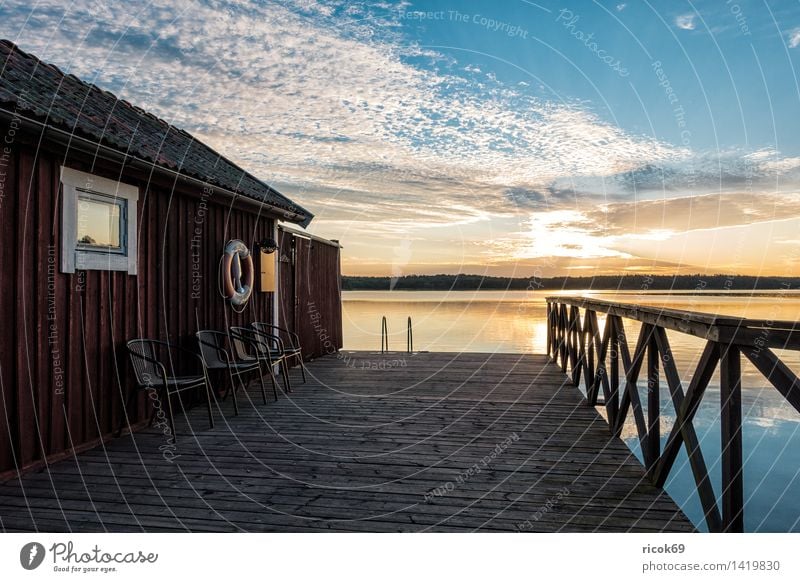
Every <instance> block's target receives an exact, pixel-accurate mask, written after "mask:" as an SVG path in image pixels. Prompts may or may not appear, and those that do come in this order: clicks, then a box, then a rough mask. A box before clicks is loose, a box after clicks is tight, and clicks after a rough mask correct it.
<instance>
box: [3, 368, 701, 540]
mask: <svg viewBox="0 0 800 582" xmlns="http://www.w3.org/2000/svg"><path fill="white" fill-rule="evenodd" d="M308 371H309V379H308V383H307V384H302V383H301V382H300V381H299V375H295V374H296V372H295V371H293V380H294V391H293V392H292V393H290V394H289V395H281V398H280V399H279V400H278V401H277V402H270V403H268V404H263V403H262V401H261V399H260V393H258V395H257V391H255V390H253V391H252V392H251V393H250V396H251V398H252V402H251V403H247V404H245V405H244V406H242V411H241V414H240V415H239V416H238V417H235V416H233V409H232V405H231V402H230V400H228V401H226V402H221V403H220V407H221V411H219V412H218V413H217V418H216V420H217V422H216V426H215V428H214V429H209V428H208V419H207V418H206V413H205V411H204V410H203V409H202V407H197V408H196V409H194V410H190V411H189V412H188V413H187V414H186V415H185V416H183V415H182V416H181V417H180V420H179V424H178V431H179V438H178V442H177V448H176V449H173V448H172V446H171V444H170V441H169V440H168V439H167V438H166V437H165V435H164V434H163V432H162V431H161V430H159V429H158V428H156V427H152V428H149V429H147V430H144V431H141V432H138V433H135V434H133V435H127V436H124V437H121V438H118V439H114V440H112V441H110V442H108V443H106V444H105V445H104V446H101V447H98V448H95V449H92V450H90V451H87V452H84V453H81V454H79V455H78V456H77V457H75V458H73V459H68V460H65V461H62V462H59V463H55V464H52V465H50V466H49V467H46V468H45V469H43V470H41V471H39V472H37V473H31V474H27V475H25V476H23V478H22V479H14V480H12V481H8V482H6V483H5V484H2V485H0V529H2V530H4V531H36V530H38V531H106V530H108V531H148V532H152V531H266V532H271V531H279V532H284V531H361V532H383V531H413V532H422V531H523V532H529V531H530V532H567V531H621V532H626V531H649V532H661V531H693V529H694V528H693V526H692V524H691V523H690V522H689V521H688V520H687V518H686V517H685V516H684V515H683V513H682V512H681V511H680V510H679V508H678V507H677V506H676V505H675V503H674V502H673V501H672V500H671V499H670V498H669V497H668V496H667V495H666V494H665V493H664V492H663V491H662V490H661V489H659V488H657V487H655V486H653V485H652V484H650V482H649V481H647V480H646V479H645V477H644V476H645V471H644V469H643V467H642V465H641V464H640V463H639V462H638V461H637V460H636V459H635V457H634V456H633V455H632V454H631V452H630V451H629V449H628V448H627V447H626V446H625V444H624V443H623V442H622V441H621V440H620V439H619V438H618V437H616V436H613V434H611V433H610V431H609V427H608V424H607V423H606V421H605V420H603V418H602V417H601V416H600V415H599V414H598V412H597V411H596V410H595V409H594V408H593V407H591V406H588V405H587V402H586V400H585V399H584V398H583V396H582V394H581V393H580V392H579V391H578V389H577V388H575V387H574V386H573V385H572V383H571V381H570V379H569V378H568V377H567V376H566V375H565V374H564V372H563V371H562V370H561V369H560V368H559V367H558V366H556V365H555V364H553V363H552V362H551V360H550V359H549V358H548V357H547V356H544V355H538V356H536V355H521V354H477V353H416V354H413V355H412V354H404V353H391V354H384V355H381V354H376V353H368V352H342V353H340V354H339V355H338V356H337V355H332V356H328V357H324V358H321V359H318V360H316V361H314V362H312V363H310V364H309V365H308Z"/></svg>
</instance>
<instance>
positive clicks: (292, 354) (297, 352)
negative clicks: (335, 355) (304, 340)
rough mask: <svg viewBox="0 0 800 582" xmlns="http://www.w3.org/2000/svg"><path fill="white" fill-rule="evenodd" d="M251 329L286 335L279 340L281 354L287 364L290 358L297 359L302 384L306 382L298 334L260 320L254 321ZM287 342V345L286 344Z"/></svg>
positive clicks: (269, 333) (268, 333) (304, 365)
mask: <svg viewBox="0 0 800 582" xmlns="http://www.w3.org/2000/svg"><path fill="white" fill-rule="evenodd" d="M251 325H252V327H253V329H254V330H256V331H258V332H260V333H264V334H267V335H272V334H274V332H277V334H274V335H277V336H278V337H280V336H281V334H283V335H284V336H286V338H287V339H286V341H283V339H282V338H281V342H282V345H283V355H284V356H285V357H286V360H287V364H288V363H290V362H291V361H292V360H297V363H299V364H300V373H301V374H302V375H303V384H305V383H306V364H305V362H304V361H303V347H302V346H301V345H300V336H299V335H297V334H296V333H294V332H293V331H289V330H288V329H286V328H284V327H280V326H278V325H272V324H271V323H262V322H258V321H257V322H255V323H252V324H251ZM287 343H288V345H286V344H287Z"/></svg>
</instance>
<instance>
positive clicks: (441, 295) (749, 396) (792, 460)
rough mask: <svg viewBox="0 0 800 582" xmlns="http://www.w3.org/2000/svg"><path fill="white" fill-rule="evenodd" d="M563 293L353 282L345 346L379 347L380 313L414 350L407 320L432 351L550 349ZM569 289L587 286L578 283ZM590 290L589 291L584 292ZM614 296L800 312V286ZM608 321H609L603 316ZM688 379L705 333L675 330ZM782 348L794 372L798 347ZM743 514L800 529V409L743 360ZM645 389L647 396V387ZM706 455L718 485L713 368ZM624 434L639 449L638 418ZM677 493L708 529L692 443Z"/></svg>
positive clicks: (668, 420)
mask: <svg viewBox="0 0 800 582" xmlns="http://www.w3.org/2000/svg"><path fill="white" fill-rule="evenodd" d="M554 294H555V293H552V292H548V293H533V292H527V291H511V292H509V291H455V292H427V291H391V292H389V291H387V292H371V291H370V292H367V291H349V292H345V293H343V299H344V347H345V349H351V350H379V349H380V344H381V336H380V329H381V325H380V324H381V317H382V316H384V315H385V316H386V318H387V320H388V325H389V348H390V349H391V350H401V351H402V350H405V349H406V320H407V318H408V317H409V316H410V317H411V318H412V321H413V325H414V348H415V349H416V350H430V351H472V352H494V351H497V352H516V353H519V352H527V353H544V352H545V343H546V337H547V328H546V325H545V297H546V296H547V295H554ZM569 294H570V295H577V294H581V293H580V292H575V291H572V292H570V293H569ZM583 294H585V295H586V294H588V293H583ZM591 295H592V296H595V297H598V298H600V299H607V300H611V301H628V302H637V303H640V304H641V303H645V304H648V305H654V306H661V307H669V308H673V309H687V310H692V311H703V312H707V313H720V314H726V315H734V316H742V317H751V318H759V319H764V320H772V321H778V320H782V321H797V320H798V319H800V293H797V292H787V293H783V294H779V295H778V294H771V295H768V294H763V295H758V296H755V297H746V296H740V295H733V294H728V295H702V296H697V295H680V294H663V293H655V292H653V293H648V294H646V295H642V294H641V293H636V294H625V293H613V294H612V293H602V294H601V293H592V294H591ZM601 323H602V320H601ZM626 331H627V335H628V342H629V344H631V349H632V348H633V346H632V344H634V343H635V341H636V336H637V334H638V324H636V323H635V322H626ZM668 334H669V337H670V342H671V345H672V349H673V352H674V354H675V359H676V362H677V364H678V368H679V370H680V372H681V378H682V380H683V381H684V386H686V385H688V382H689V380H691V375H692V372H693V371H694V368H695V366H696V365H697V360H698V358H699V356H700V350H701V349H702V346H703V342H702V340H700V339H698V338H693V337H690V336H686V335H683V334H679V333H677V332H668ZM779 355H780V356H781V357H782V358H783V360H784V362H785V363H786V364H787V365H788V366H789V367H790V368H792V370H794V371H795V372H798V371H800V353H799V352H782V353H779ZM742 372H743V380H744V388H743V394H742V398H743V412H744V415H745V424H744V447H745V449H744V456H745V499H746V509H745V520H746V528H747V530H748V531H800V413H798V412H797V411H795V410H794V408H792V407H791V406H790V405H789V404H788V403H787V402H786V401H785V399H784V398H783V397H782V396H781V395H780V393H778V391H777V390H775V389H774V388H772V387H771V386H770V385H769V384H768V382H767V381H766V380H765V379H764V378H763V377H762V376H761V375H760V374H759V373H758V371H756V370H755V369H754V368H753V367H752V366H750V365H749V363H744V362H743V367H742ZM662 386H663V387H662V423H663V424H662V429H661V430H662V435H664V440H666V435H667V434H668V433H669V429H670V428H671V426H672V422H673V419H674V411H673V409H672V404H671V401H670V398H669V394H668V392H667V390H666V388H665V386H666V382H665V381H663V380H662ZM642 397H643V398H645V401H646V397H645V395H644V393H642ZM694 426H695V429H696V430H697V436H698V438H699V439H700V442H701V448H702V451H703V454H704V456H705V460H706V464H707V465H708V467H709V471H710V473H711V474H712V479H714V481H715V483H714V485H715V489H716V491H717V492H719V491H720V486H719V483H720V465H719V461H718V459H719V452H720V442H719V439H720V436H719V435H720V433H719V378H718V376H717V377H715V378H714V379H713V380H712V382H711V384H710V385H709V388H708V390H707V391H706V394H705V396H704V398H703V402H702V404H701V406H700V409H699V410H698V413H697V417H696V418H695V421H694ZM623 438H624V439H625V441H626V443H627V444H628V446H630V447H631V449H632V450H633V451H634V452H635V453H636V455H637V456H639V457H640V458H641V456H640V452H639V450H638V439H637V437H636V429H635V427H634V426H633V422H632V421H631V422H630V423H629V425H628V426H627V428H626V430H625V432H624V434H623ZM666 489H667V491H668V492H669V493H670V495H671V496H672V498H673V499H675V501H676V502H677V503H678V504H679V505H680V506H681V507H682V509H683V510H684V512H686V514H687V515H688V516H689V517H690V518H691V519H692V520H693V521H694V522H695V524H696V525H698V526H699V527H701V528H702V529H705V523H704V522H703V513H702V510H701V508H700V503H699V500H697V498H696V495H695V494H694V480H693V478H692V475H691V469H690V468H689V464H688V458H687V456H686V453H685V450H684V449H681V454H680V456H679V457H678V460H677V463H676V466H675V468H674V469H673V474H672V477H671V478H670V481H669V482H668V483H667V486H666Z"/></svg>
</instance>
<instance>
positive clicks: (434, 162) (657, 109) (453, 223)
mask: <svg viewBox="0 0 800 582" xmlns="http://www.w3.org/2000/svg"><path fill="white" fill-rule="evenodd" d="M0 16H1V17H0V36H2V37H3V38H7V39H10V40H12V41H14V42H16V43H17V44H18V45H19V46H20V47H21V48H23V49H24V50H27V51H29V52H32V53H34V54H36V55H37V56H39V57H40V58H42V59H43V60H45V61H49V62H52V63H54V64H56V65H57V66H59V67H60V68H61V69H62V70H64V71H66V72H70V73H73V74H75V75H77V76H79V77H81V78H82V79H84V80H87V81H90V82H93V83H95V84H97V85H99V86H100V87H103V88H105V89H108V90H110V91H112V92H114V93H115V94H117V95H118V96H120V97H122V98H125V99H127V100H129V101H131V102H132V103H134V104H136V105H139V106H140V107H143V108H145V109H147V110H149V111H151V112H153V113H155V114H156V115H159V116H160V117H163V118H164V119H166V120H167V121H169V122H170V123H173V124H175V125H177V126H178V127H181V128H183V129H185V130H187V131H189V132H191V133H192V134H194V135H195V136H196V137H198V138H199V139H200V140H202V141H205V142H206V143H208V144H209V145H210V146H212V147H214V148H215V149H217V150H218V151H219V152H221V153H222V154H223V155H225V156H226V157H228V158H230V159H232V160H233V161H235V162H237V163H238V164H240V165H241V166H243V167H244V168H246V169H247V170H248V171H250V172H251V173H253V174H254V175H256V176H257V177H259V178H260V179H262V180H264V181H265V182H267V183H269V184H270V185H272V186H274V187H276V188H277V189H278V190H280V191H281V192H283V193H284V194H286V195H287V196H289V197H290V198H293V199H295V200H296V201H297V202H299V203H301V204H302V205H303V206H305V207H307V208H309V209H310V210H312V211H313V212H314V213H315V214H316V218H315V220H314V221H313V222H312V224H311V226H310V227H309V230H310V231H311V232H313V233H315V234H318V235H321V236H325V237H328V238H334V239H337V240H340V241H341V243H342V244H343V246H344V249H343V255H342V269H343V272H344V273H345V274H349V275H391V276H401V275H408V274H426V273H427V274H432V273H459V272H461V273H478V274H489V275H505V276H508V275H511V276H517V277H530V276H534V275H536V276H553V275H582V276H590V275H600V274H611V273H662V274H663V273H734V274H752V275H794V276H798V275H800V81H798V77H799V75H798V64H800V3H798V1H797V0H791V1H789V0H786V1H773V0H770V1H769V2H765V1H763V0H761V1H755V0H753V1H746V0H740V1H738V2H734V1H732V0H731V1H728V0H713V1H712V0H708V1H698V2H683V1H680V0H669V1H667V0H663V1H640V2H635V1H633V0H631V1H628V2H620V1H615V2H605V1H599V0H598V1H591V0H581V1H576V0H573V1H568V0H564V1H559V2H545V1H542V2H532V1H528V0H505V1H504V2H497V1H477V0H476V1H461V2H456V1H454V0H449V1H440V0H428V1H396V2H395V1H382V0H379V1H374V2H370V1H366V2H348V1H344V0H331V1H322V0H320V1H317V0H282V1H275V2H271V1H264V0H260V1H254V2H244V1H222V0H219V1H211V0H171V1H169V2H162V1H158V2H136V1H126V2H119V1H116V2H109V1H99V0H98V1H92V0H76V1H74V2H69V1H65V0H40V1H37V0H28V1H25V2H18V1H16V0H14V1H7V0H0Z"/></svg>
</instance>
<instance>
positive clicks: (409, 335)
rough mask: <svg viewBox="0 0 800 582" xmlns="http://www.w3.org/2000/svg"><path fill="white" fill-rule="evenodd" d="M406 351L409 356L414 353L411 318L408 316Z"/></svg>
mask: <svg viewBox="0 0 800 582" xmlns="http://www.w3.org/2000/svg"><path fill="white" fill-rule="evenodd" d="M406 351H407V352H408V353H409V354H410V353H411V352H413V351H414V329H413V328H412V327H411V316H410V315H409V316H408V326H407V328H406Z"/></svg>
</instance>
